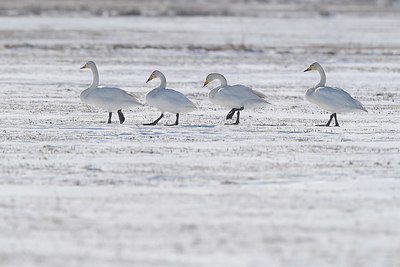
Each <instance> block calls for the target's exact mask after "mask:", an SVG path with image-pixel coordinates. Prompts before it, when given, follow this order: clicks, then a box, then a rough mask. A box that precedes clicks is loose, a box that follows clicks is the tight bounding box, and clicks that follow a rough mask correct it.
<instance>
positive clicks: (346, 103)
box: [305, 62, 367, 126]
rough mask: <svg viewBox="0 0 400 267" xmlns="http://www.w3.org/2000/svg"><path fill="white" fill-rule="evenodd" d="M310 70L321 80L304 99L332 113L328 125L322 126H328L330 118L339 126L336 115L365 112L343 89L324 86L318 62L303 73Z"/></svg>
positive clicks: (323, 74) (308, 91)
mask: <svg viewBox="0 0 400 267" xmlns="http://www.w3.org/2000/svg"><path fill="white" fill-rule="evenodd" d="M310 70H317V71H318V72H319V74H320V76H321V80H320V82H319V83H318V84H317V85H315V86H314V87H312V88H310V89H308V90H307V92H306V99H307V100H308V101H310V102H311V103H314V104H317V105H318V106H319V107H321V108H322V109H325V110H327V111H329V112H331V113H332V115H331V117H330V119H329V121H328V123H327V124H326V125H324V126H329V125H330V123H331V121H332V118H335V126H339V123H338V121H337V117H336V113H348V112H355V111H365V112H367V110H366V109H365V108H364V107H363V105H362V104H361V103H360V102H359V101H358V100H356V99H354V98H353V97H352V96H351V95H350V94H349V93H347V92H346V91H344V90H343V89H340V88H334V87H329V86H325V83H326V75H325V71H324V69H323V68H322V66H321V65H320V64H319V63H318V62H315V63H313V64H311V65H310V67H308V69H306V70H305V72H306V71H310Z"/></svg>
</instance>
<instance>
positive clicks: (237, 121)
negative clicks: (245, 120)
mask: <svg viewBox="0 0 400 267" xmlns="http://www.w3.org/2000/svg"><path fill="white" fill-rule="evenodd" d="M243 109H244V107H241V108H235V109H234V110H235V111H237V117H236V121H235V122H234V123H231V124H227V125H238V124H239V117H240V111H241V110H243ZM232 110H233V109H232ZM232 110H231V111H230V112H232ZM230 112H229V113H230ZM233 113H234V112H233ZM228 115H229V114H228ZM232 117H233V115H232V116H231V118H232Z"/></svg>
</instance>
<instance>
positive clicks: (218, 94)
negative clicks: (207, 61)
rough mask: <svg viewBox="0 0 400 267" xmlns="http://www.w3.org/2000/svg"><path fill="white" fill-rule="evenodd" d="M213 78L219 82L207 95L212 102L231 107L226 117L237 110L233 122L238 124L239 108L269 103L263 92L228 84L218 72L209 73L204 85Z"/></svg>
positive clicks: (231, 115)
mask: <svg viewBox="0 0 400 267" xmlns="http://www.w3.org/2000/svg"><path fill="white" fill-rule="evenodd" d="M213 80H219V81H220V82H221V84H220V86H218V87H216V88H214V89H212V90H211V91H210V93H209V94H208V97H209V99H210V101H211V102H212V103H214V104H217V105H220V106H223V107H226V108H230V109H231V111H230V112H229V113H228V115H227V117H226V119H231V118H232V117H233V115H234V113H235V112H237V118H236V122H235V123H234V124H239V114H240V111H241V110H244V109H248V108H253V107H258V106H262V105H265V104H269V103H268V102H267V101H266V100H265V95H264V94H262V93H260V92H257V91H255V90H253V89H251V88H249V87H247V86H244V85H241V84H236V85H228V83H227V81H226V79H225V77H224V76H223V75H222V74H219V73H210V74H209V75H208V76H207V78H206V81H205V82H204V86H206V85H207V84H208V83H210V82H212V81H213Z"/></svg>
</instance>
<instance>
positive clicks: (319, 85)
mask: <svg viewBox="0 0 400 267" xmlns="http://www.w3.org/2000/svg"><path fill="white" fill-rule="evenodd" d="M317 71H318V72H319V75H320V76H321V80H320V81H319V83H318V84H317V85H316V86H315V87H316V88H317V87H323V86H325V83H326V75H325V71H324V69H323V68H322V67H321V66H318V67H317Z"/></svg>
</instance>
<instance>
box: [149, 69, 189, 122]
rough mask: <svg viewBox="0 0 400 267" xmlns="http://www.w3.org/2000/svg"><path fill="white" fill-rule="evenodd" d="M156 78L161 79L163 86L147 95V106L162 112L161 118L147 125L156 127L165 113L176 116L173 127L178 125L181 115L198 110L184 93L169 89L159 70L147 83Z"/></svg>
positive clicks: (154, 72)
mask: <svg viewBox="0 0 400 267" xmlns="http://www.w3.org/2000/svg"><path fill="white" fill-rule="evenodd" d="M154 78H159V79H160V80H161V84H160V86H158V87H157V88H155V89H153V90H151V91H150V92H149V93H148V94H147V95H146V104H148V105H149V106H152V107H156V108H157V109H158V110H160V111H161V116H160V117H159V118H158V119H157V120H156V121H154V122H152V123H148V124H146V125H156V124H157V123H158V121H159V120H160V119H161V118H163V117H164V113H165V112H169V113H174V114H176V121H175V123H174V124H172V125H178V123H179V114H180V113H187V112H190V111H193V110H195V109H196V106H195V105H194V104H193V102H192V101H190V100H189V99H188V98H187V97H186V96H184V95H183V94H182V93H180V92H178V91H175V90H172V89H167V88H166V85H167V81H166V79H165V76H164V74H162V72H160V71H158V70H155V71H153V73H152V74H151V75H150V77H149V79H148V80H147V82H149V81H151V80H152V79H154Z"/></svg>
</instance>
